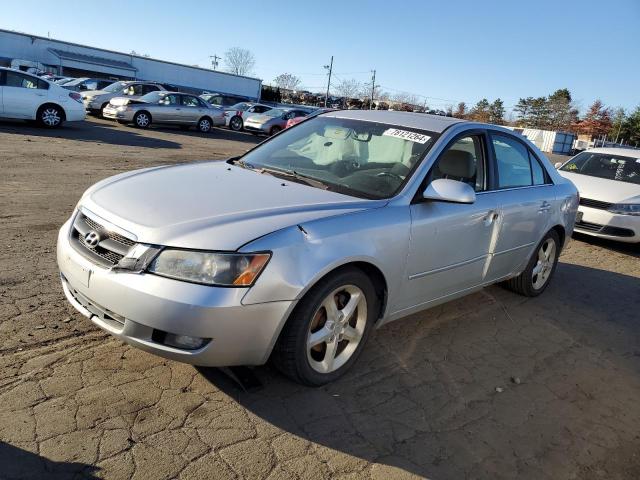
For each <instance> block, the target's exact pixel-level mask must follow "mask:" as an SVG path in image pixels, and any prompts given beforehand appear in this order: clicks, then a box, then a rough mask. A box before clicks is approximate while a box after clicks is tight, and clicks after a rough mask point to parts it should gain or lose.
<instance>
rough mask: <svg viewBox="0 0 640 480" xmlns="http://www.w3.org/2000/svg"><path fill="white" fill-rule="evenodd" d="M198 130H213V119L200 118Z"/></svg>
mask: <svg viewBox="0 0 640 480" xmlns="http://www.w3.org/2000/svg"><path fill="white" fill-rule="evenodd" d="M198 130H199V131H200V132H201V133H209V132H210V131H211V119H210V118H209V117H203V118H201V119H200V120H198Z"/></svg>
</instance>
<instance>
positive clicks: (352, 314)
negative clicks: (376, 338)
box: [272, 268, 379, 385]
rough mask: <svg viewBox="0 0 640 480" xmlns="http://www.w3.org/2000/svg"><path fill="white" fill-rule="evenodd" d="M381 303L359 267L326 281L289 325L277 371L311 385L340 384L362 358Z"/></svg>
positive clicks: (280, 345)
mask: <svg viewBox="0 0 640 480" xmlns="http://www.w3.org/2000/svg"><path fill="white" fill-rule="evenodd" d="M378 302H379V301H378V298H377V296H376V291H375V287H374V285H373V283H372V282H371V280H370V279H369V277H368V276H367V275H365V274H364V272H362V271H361V270H359V269H357V268H345V269H344V270H341V271H339V272H336V273H335V274H333V275H330V276H329V277H326V278H325V279H323V280H321V281H320V282H319V283H318V284H317V285H315V286H314V287H313V288H312V289H311V290H310V291H309V292H308V293H307V294H306V295H305V296H304V297H303V299H302V300H301V301H300V303H299V304H298V306H297V307H296V309H295V310H294V312H293V313H292V314H291V317H290V318H289V320H288V321H287V323H286V325H285V326H284V328H283V330H282V333H281V334H280V337H279V338H278V342H277V343H276V346H275V348H274V352H273V357H272V358H273V361H274V363H275V365H276V367H277V368H278V369H279V370H280V371H281V372H282V373H284V374H285V375H286V376H288V377H289V378H291V379H292V380H295V381H297V382H300V383H304V384H306V385H322V384H325V383H327V382H331V381H333V380H335V379H337V378H338V377H340V376H341V375H343V374H344V373H345V372H346V371H347V370H348V369H349V368H350V367H351V365H353V363H354V362H355V361H356V359H357V358H358V356H359V355H360V353H361V351H362V348H363V347H364V344H365V342H366V340H367V338H368V336H369V332H370V330H371V327H372V325H373V323H374V322H375V319H376V316H377V314H378V308H379V303H378Z"/></svg>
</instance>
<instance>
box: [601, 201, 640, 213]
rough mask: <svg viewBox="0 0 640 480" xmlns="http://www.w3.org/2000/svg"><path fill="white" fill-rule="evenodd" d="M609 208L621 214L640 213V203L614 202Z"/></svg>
mask: <svg viewBox="0 0 640 480" xmlns="http://www.w3.org/2000/svg"><path fill="white" fill-rule="evenodd" d="M607 210H608V211H609V212H611V213H617V214H619V215H640V203H614V204H613V205H611V206H610V207H609V208H608V209H607Z"/></svg>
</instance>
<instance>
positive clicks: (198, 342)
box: [164, 333, 209, 350]
mask: <svg viewBox="0 0 640 480" xmlns="http://www.w3.org/2000/svg"><path fill="white" fill-rule="evenodd" d="M208 341H209V339H208V338H200V337H190V336H189V335H176V334H174V333H167V336H166V337H164V344H165V345H169V346H170V347H176V348H184V349H186V350H196V349H197V348H201V347H204V346H205V345H206V344H207V342H208Z"/></svg>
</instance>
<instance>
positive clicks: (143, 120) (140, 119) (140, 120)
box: [133, 112, 151, 128]
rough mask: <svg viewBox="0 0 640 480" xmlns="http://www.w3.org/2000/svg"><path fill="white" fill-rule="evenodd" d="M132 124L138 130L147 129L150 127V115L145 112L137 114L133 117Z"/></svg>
mask: <svg viewBox="0 0 640 480" xmlns="http://www.w3.org/2000/svg"><path fill="white" fill-rule="evenodd" d="M133 123H134V125H135V126H136V127H138V128H149V126H150V125H151V115H149V114H148V113H147V112H138V113H136V115H135V117H133Z"/></svg>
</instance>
